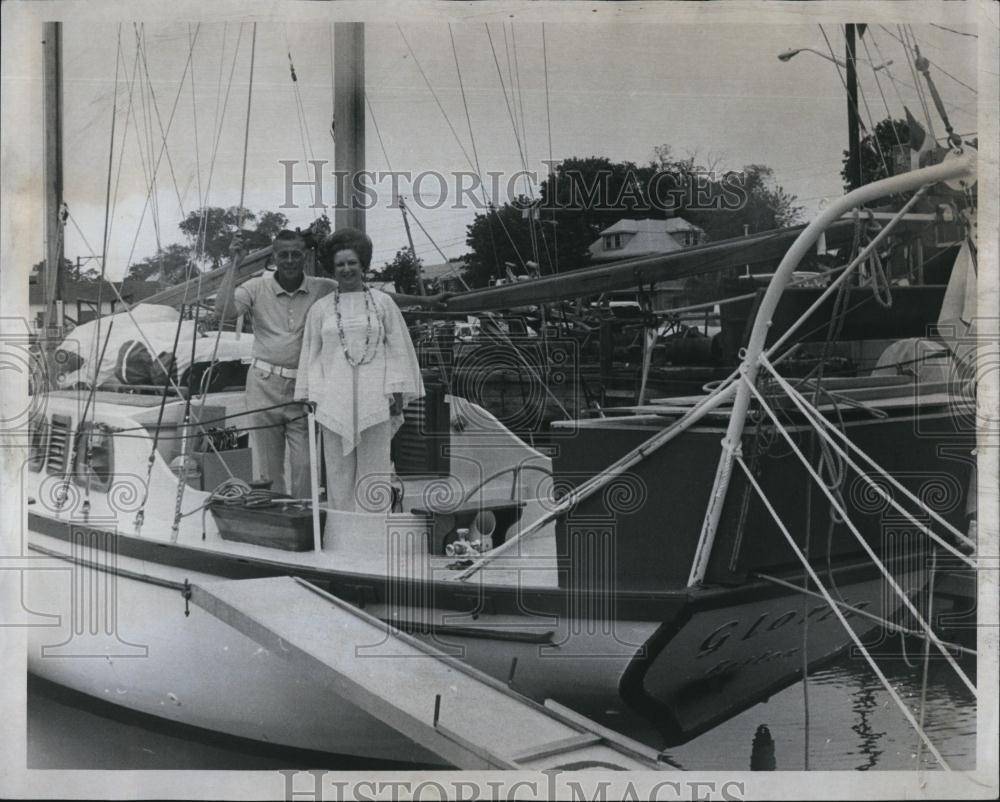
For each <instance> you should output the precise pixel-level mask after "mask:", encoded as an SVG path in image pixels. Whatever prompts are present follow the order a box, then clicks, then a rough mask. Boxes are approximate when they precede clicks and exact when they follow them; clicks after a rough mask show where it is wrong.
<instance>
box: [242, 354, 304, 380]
mask: <svg viewBox="0 0 1000 802" xmlns="http://www.w3.org/2000/svg"><path fill="white" fill-rule="evenodd" d="M250 364H251V365H252V366H253V367H255V368H260V369H261V370H265V371H267V372H268V373H276V374H277V375H278V376H281V377H282V378H285V379H294V378H296V377H297V376H298V375H299V372H298V371H297V370H296V369H295V368H283V367H281V366H280V365H272V364H271V363H270V362H265V361H264V360H263V359H254V360H253V361H252V362H251V363H250Z"/></svg>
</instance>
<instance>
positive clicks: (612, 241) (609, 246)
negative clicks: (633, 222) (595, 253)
mask: <svg viewBox="0 0 1000 802" xmlns="http://www.w3.org/2000/svg"><path fill="white" fill-rule="evenodd" d="M621 247H622V235H621V234H605V235H604V250H606V251H617V250H621Z"/></svg>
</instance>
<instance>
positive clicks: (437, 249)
mask: <svg viewBox="0 0 1000 802" xmlns="http://www.w3.org/2000/svg"><path fill="white" fill-rule="evenodd" d="M407 211H409V213H410V217H412V218H413V222H414V223H416V224H417V226H418V227H419V228H420V230H421V231H422V232H424V236H425V237H427V239H428V241H429V242H430V244H431V245H433V246H434V248H435V250H436V251H437V252H438V253H439V254H441V258H442V259H444V262H445V264H448V257H447V256H445V254H444V251H442V250H441V248H440V247H439V246H438V244H437V243H436V242H435V241H434V238H433V237H432V236H431V235H430V233H429V232H428V231H427V229H426V228H424V224H423V223H421V222H420V220H419V218H418V217H417V216H416V215H415V214H414V213H413V209H412V208H411V207H409V206H408V207H407ZM455 275H456V277H457V278H458V280H459V281H460V282H462V286H463V287H465V289H466V290H468V289H471V288H470V287H469V285H468V284H466V283H465V279H464V278H463V277H462V274H461V272H459V271H458V270H456V271H455Z"/></svg>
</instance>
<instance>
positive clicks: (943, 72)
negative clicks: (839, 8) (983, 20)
mask: <svg viewBox="0 0 1000 802" xmlns="http://www.w3.org/2000/svg"><path fill="white" fill-rule="evenodd" d="M932 24H933V23H932ZM879 27H880V28H881V29H882V30H884V31H885V32H886V33H888V34H889V36H891V37H892V38H893V39H895V40H896V41H897V42H899V43H900V44H901V45H903V47H904V48H905V47H910V49H911V50H912V47H911V46H910V45H908V44H907V42H904V41H903V40H902V39H900V38H899V37H898V36H896V35H895V34H893V32H892V31H890V30H889V29H888V28H886V27H885V26H884V25H879ZM936 27H939V28H940V27H942V26H940V25H938V26H936ZM907 28H909V31H910V36H911V37H913V41H914V42H916V41H917V37H916V34H914V33H913V26H912V25H908V26H907ZM945 30H949V29H947V28H946V29H945ZM955 33H959V31H955ZM963 35H964V36H972V37H973V38H976V39H978V38H979V37H978V36H976V35H975V34H971V33H967V34H963ZM924 58H927V56H924ZM927 61H928V63H929V64H930V65H931V66H933V67H934V68H935V69H937V71H938V72H940V73H942V74H943V75H947V76H948V77H949V78H951V80H953V81H954V82H955V83H957V84H959V85H960V86H963V87H965V88H966V89H968V90H969V91H970V92H972V94H974V95H978V94H979V90H977V89H976V88H975V87H974V86H969V84H967V83H966V82H965V81H963V80H961V79H960V78H956V77H955V76H954V75H952V74H951V73H950V72H948V71H947V70H946V69H944V67H942V66H941V65H940V64H938V63H936V62H934V61H931V60H930V59H929V58H927Z"/></svg>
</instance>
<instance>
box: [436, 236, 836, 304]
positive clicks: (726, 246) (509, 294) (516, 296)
mask: <svg viewBox="0 0 1000 802" xmlns="http://www.w3.org/2000/svg"><path fill="white" fill-rule="evenodd" d="M853 226H854V223H853V222H852V221H850V220H844V221H841V222H838V223H835V224H834V225H832V226H831V227H830V228H828V229H827V231H826V244H827V247H837V246H840V245H844V244H847V243H848V242H850V238H851V236H852V234H853ZM803 228H804V226H794V227H792V228H782V229H778V230H775V231H768V232H765V233H762V234H754V235H753V236H750V237H737V238H734V239H727V240H720V241H719V242H713V243H709V244H707V245H700V246H698V247H694V248H685V249H684V250H681V251H673V252H672V253H667V254H656V255H653V256H643V257H640V258H637V259H628V260H626V261H620V262H615V263H614V264H607V265H598V266H596V267H585V268H581V269H580V270H573V271H572V272H568V273H560V274H559V275H557V276H545V277H544V278H539V279H534V280H532V281H525V282H523V283H521V284H511V285H507V286H503V287H492V288H490V289H483V290H472V291H471V292H463V293H459V294H457V295H454V296H452V297H451V298H449V299H448V311H449V312H475V311H484V310H489V309H510V308H511V307H515V306H528V305H531V304H540V303H548V302H550V301H559V300H564V299H567V298H579V297H581V296H586V295H598V294H600V293H602V292H610V291H613V290H628V289H632V288H634V287H638V286H641V285H643V284H651V283H654V282H657V281H667V280H670V279H677V278H687V277H688V276H697V275H703V274H705V273H714V272H716V271H718V270H722V269H725V268H727V267H738V266H741V265H744V264H752V263H754V262H763V261H766V260H769V259H779V258H780V257H781V256H782V255H784V253H785V251H787V250H788V246H789V245H790V244H791V243H792V242H793V241H794V240H795V238H796V237H798V235H799V234H800V233H801V232H802V229H803Z"/></svg>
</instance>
